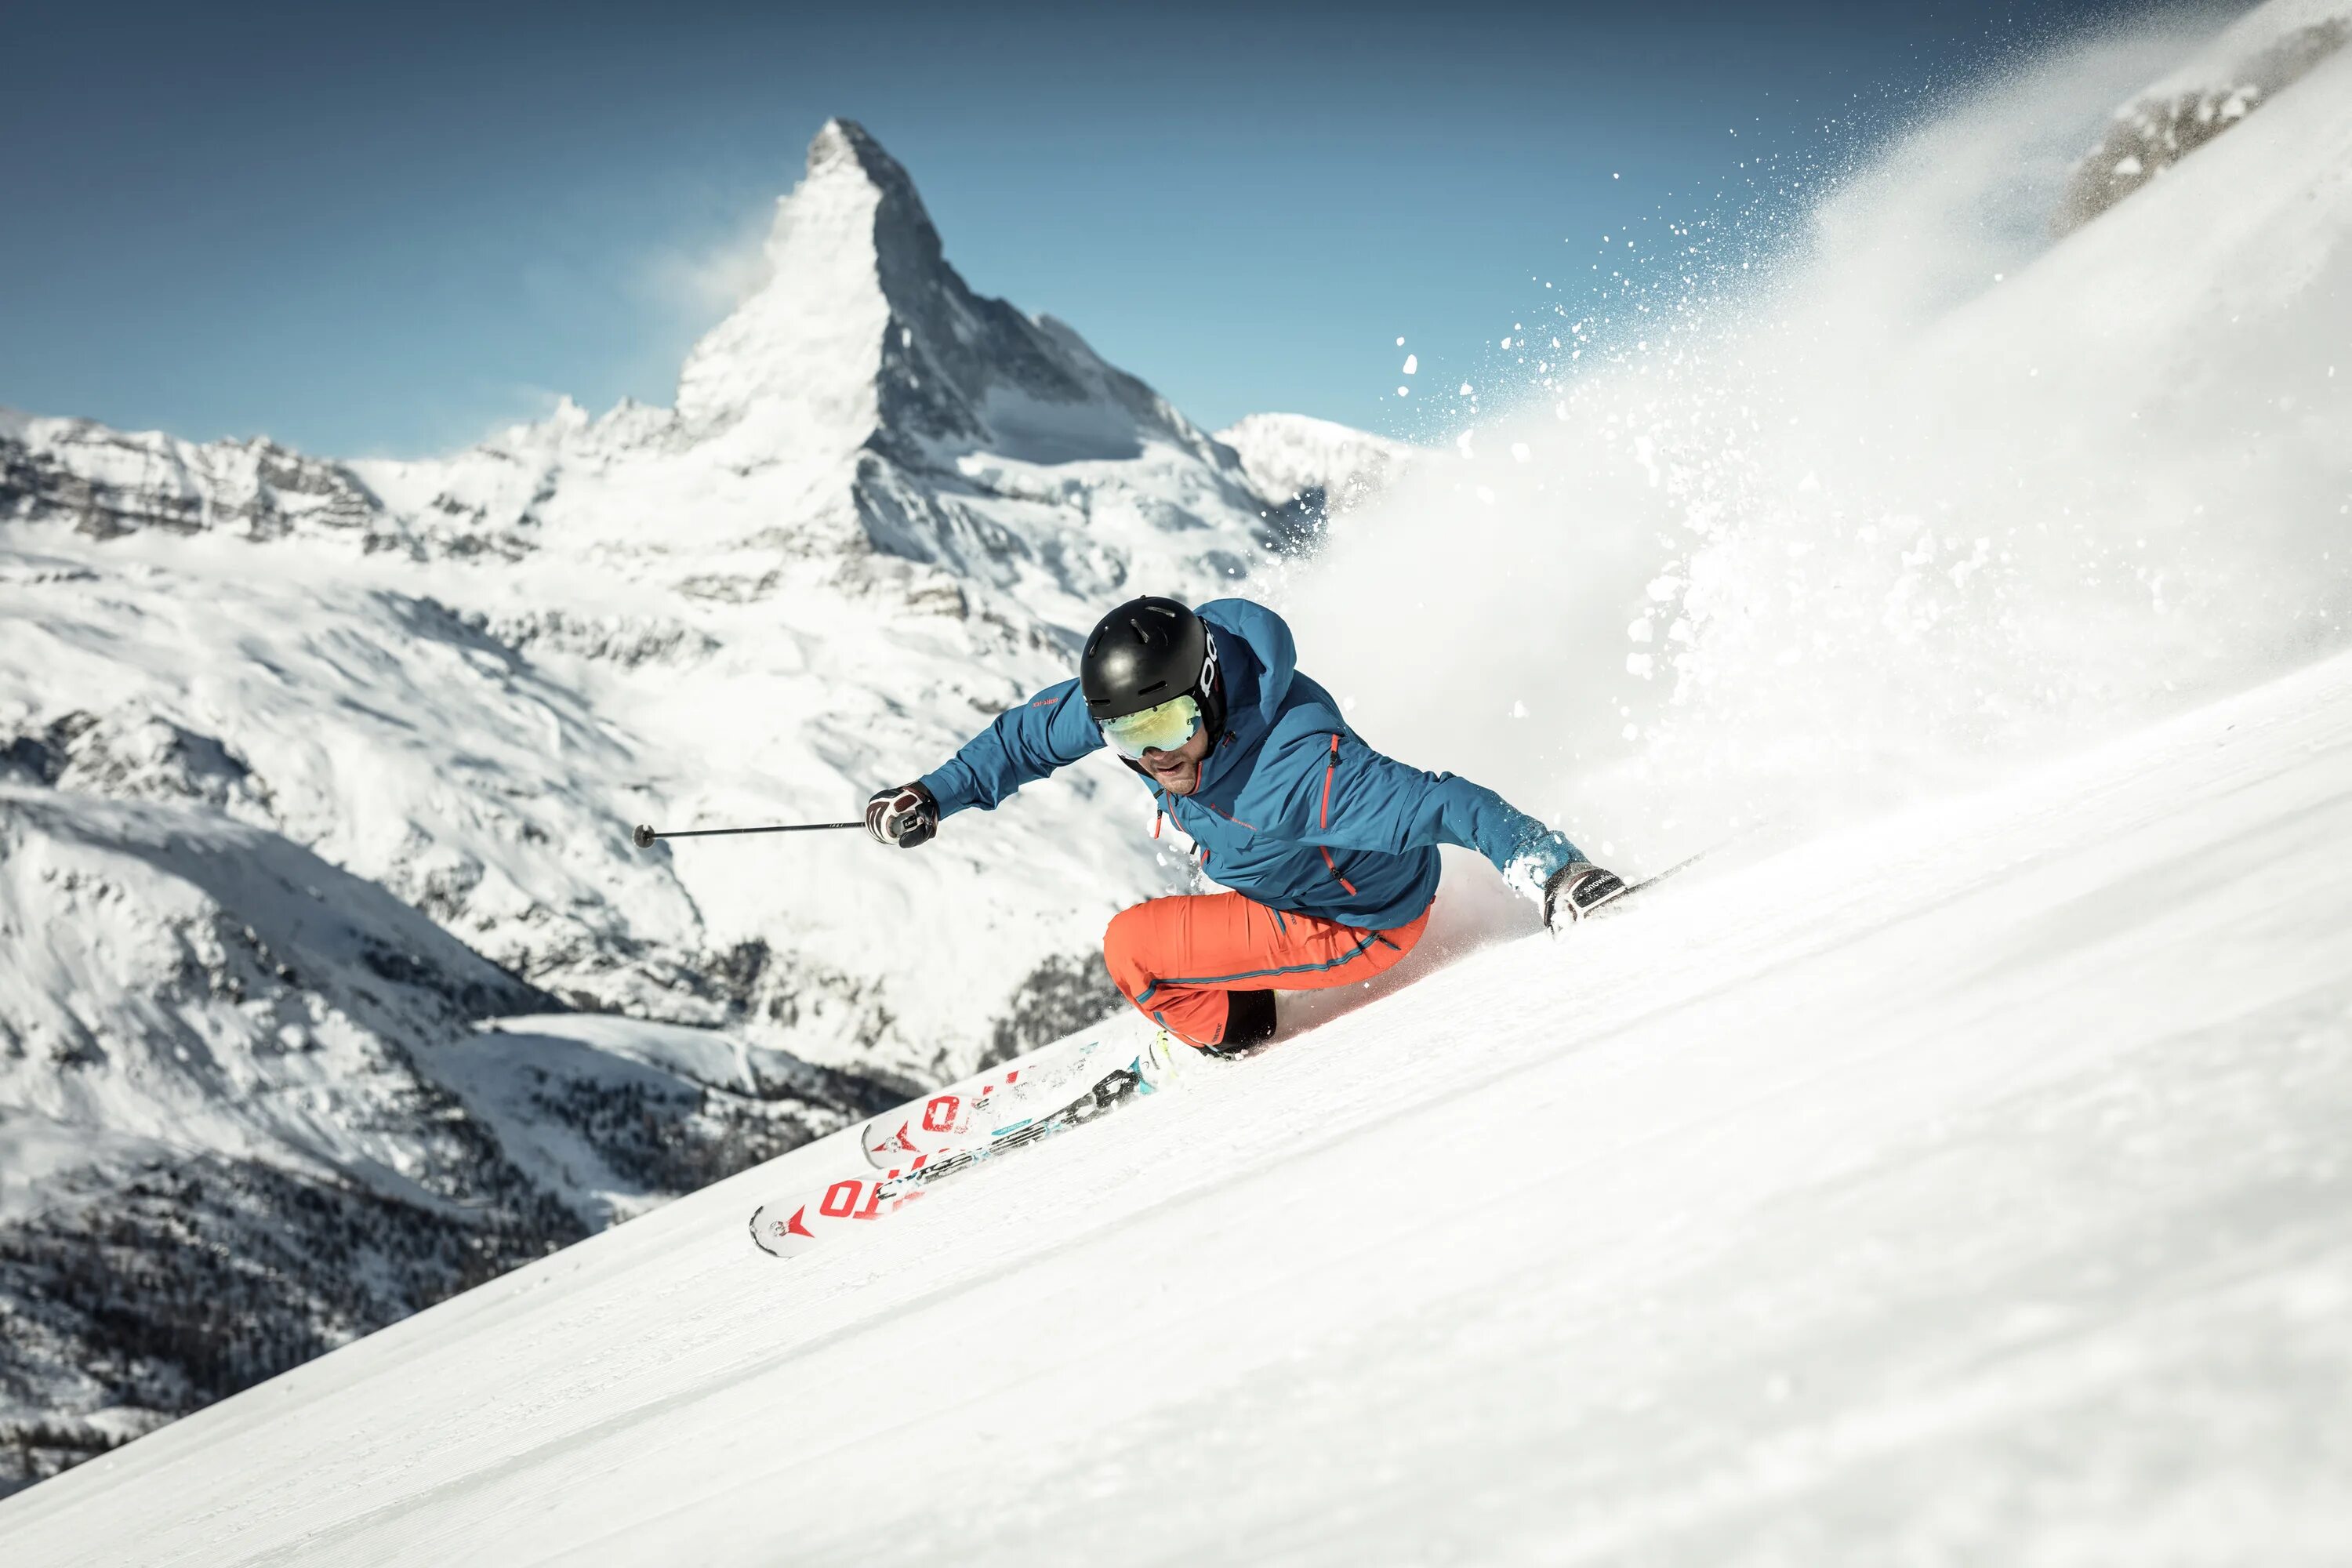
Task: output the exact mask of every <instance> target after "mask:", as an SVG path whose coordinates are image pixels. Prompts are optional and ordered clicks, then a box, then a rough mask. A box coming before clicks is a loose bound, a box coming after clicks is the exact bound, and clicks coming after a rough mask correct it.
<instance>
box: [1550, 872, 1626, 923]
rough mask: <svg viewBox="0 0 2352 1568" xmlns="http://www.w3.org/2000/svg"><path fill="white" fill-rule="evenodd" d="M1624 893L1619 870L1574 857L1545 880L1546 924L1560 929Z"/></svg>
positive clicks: (1623, 884)
mask: <svg viewBox="0 0 2352 1568" xmlns="http://www.w3.org/2000/svg"><path fill="white" fill-rule="evenodd" d="M1624 893H1625V883H1624V881H1623V879H1621V878H1620V877H1619V876H1618V875H1617V873H1616V872H1614V871H1604V870H1602V869H1601V868H1600V867H1598V866H1595V865H1592V864H1591V863H1590V862H1589V861H1584V860H1571V861H1570V862H1569V863H1568V864H1567V865H1565V866H1562V867H1561V868H1559V870H1557V871H1554V872H1553V873H1552V874H1551V878H1550V879H1549V880H1548V881H1547V882H1545V883H1544V900H1543V904H1544V924H1546V925H1548V926H1549V927H1551V929H1552V930H1554V931H1558V930H1559V928H1560V927H1562V926H1564V925H1566V924H1568V923H1569V922H1570V921H1580V920H1582V919H1583V918H1584V917H1585V916H1587V915H1589V914H1591V912H1592V911H1593V910H1597V909H1599V908H1600V907H1601V905H1603V904H1605V903H1607V902H1609V901H1610V900H1612V899H1617V898H1622V897H1623V896H1624Z"/></svg>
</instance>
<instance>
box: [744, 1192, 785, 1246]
mask: <svg viewBox="0 0 2352 1568" xmlns="http://www.w3.org/2000/svg"><path fill="white" fill-rule="evenodd" d="M767 1212H768V1205H765V1204H761V1205H760V1206H759V1207H758V1208H755V1209H753V1210H752V1211H751V1245H752V1246H754V1247H758V1248H759V1249H760V1250H761V1251H762V1252H764V1253H766V1254H767V1255H768V1256H769V1257H771V1258H782V1256H783V1254H782V1253H781V1252H778V1251H777V1250H776V1249H775V1248H774V1247H770V1246H769V1245H768V1244H767V1242H766V1241H765V1240H763V1239H761V1236H760V1216H761V1215H763V1214H766V1213H767Z"/></svg>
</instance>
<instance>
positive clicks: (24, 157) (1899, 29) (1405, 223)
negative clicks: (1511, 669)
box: [0, 0, 2127, 456]
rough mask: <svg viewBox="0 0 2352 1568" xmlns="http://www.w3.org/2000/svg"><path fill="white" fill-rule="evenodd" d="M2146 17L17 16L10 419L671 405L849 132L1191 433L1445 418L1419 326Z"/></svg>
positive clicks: (319, 432)
mask: <svg viewBox="0 0 2352 1568" xmlns="http://www.w3.org/2000/svg"><path fill="white" fill-rule="evenodd" d="M2118 9H2127V8H2124V7H2117V6H2115V5H2105V4H2089V3H2081V0H2076V3H2070V0H2048V3H2044V4H2030V3H2027V0H2018V3H2017V4H1994V3H1977V0H1969V3H1932V4H1923V5H1883V4H1810V5H1698V4H1680V3H1675V0H1656V3H1654V4H1649V5H1623V4H1618V5H1608V6H1592V7H1586V6H1580V5H1551V6H1528V5H1488V4H1482V3H1480V0H1461V3H1458V4H1451V5H1381V4H1370V5H1359V6H1354V7H1349V8H1346V9H1341V8H1337V7H1331V6H1285V5H1278V4H1267V5H1191V6H1184V7H1144V6H1107V5H1050V4H1025V5H1021V4H1007V5H997V6H980V5H953V6H934V5H922V4H901V5H887V6H885V5H843V4H833V5H765V6H720V5H695V4H671V5H659V6H656V5H643V4H638V5H625V6H621V5H614V6H607V5H593V4H575V5H563V6H550V7H533V6H522V5H508V6H491V5H457V6H451V5H437V4H405V5H399V6H396V7H395V6H387V5H374V4H372V3H369V0H357V3H352V4H345V5H333V6H315V7H313V6H304V7H294V6H268V5H223V6H219V7H215V8H198V7H194V6H186V7H180V8H169V9H167V8H151V7H146V6H140V5H133V6H127V7H126V6H105V5H97V4H92V5H78V6H65V5H51V6H47V7H43V8H40V9H34V8H31V7H28V6H19V7H16V8H14V10H13V11H12V16H11V20H10V28H9V30H10V33H11V35H12V37H11V48H10V52H11V54H12V55H13V56H14V57H15V58H16V60H17V61H18V66H19V68H17V69H16V70H15V71H13V72H12V73H11V77H12V79H11V82H10V85H9V90H8V91H7V93H6V94H5V95H0V139H5V141H0V144H5V146H6V147H7V148H8V150H9V153H8V170H9V173H8V179H7V185H6V196H5V215H6V216H5V222H0V300H5V307H0V311H5V324H4V325H0V404H5V405H10V406H14V407H17V408H22V409H26V410H29V411H33V412H37V413H45V414H75V415H83V416H90V417H94V418H98V419H102V420H105V421H107V422H108V423H110V424H115V425H121V426H131V427H134V428H145V427H162V428H164V429H168V430H172V431H173V432H175V433H178V434H182V435H186V436H191V437H207V438H208V437H216V436H226V435H236V436H248V435H256V434H267V435H269V436H272V437H277V438H278V439H279V440H282V441H285V442H288V443H289V444H291V445H294V446H297V447H302V448H304V449H307V450H311V451H316V452H320V453H329V454H336V455H343V456H360V455H376V454H391V455H410V454H416V453H425V452H432V451H438V450H444V449H447V448H450V447H456V446H459V445H462V444H464V443H466V442H467V441H470V440H472V439H474V438H476V437H478V436H480V435H482V434H483V433H485V432H486V431H488V430H489V429H490V428H492V427H494V426H497V425H499V424H502V423H505V422H507V421H509V420H513V419H518V418H525V417H532V416H537V415H539V414H541V413H543V412H544V411H545V409H546V407H547V406H548V405H549V403H550V402H551V399H552V398H553V396H554V395H556V394H559V393H568V394H570V395H572V396H573V397H575V398H577V399H578V400H579V401H580V402H582V403H583V404H585V405H588V406H589V407H591V408H592V409H602V408H604V407H605V406H607V405H610V404H612V403H613V402H614V401H615V400H616V399H618V398H620V397H621V396H623V395H630V396H635V397H637V398H640V399H643V400H646V401H649V402H656V403H667V402H668V401H669V399H670V395H671V391H672V386H673V383H674V379H675V376H676V373H677V365H678V363H679V362H680V360H681V359H682V358H683V356H684V354H685V352H686V350H687V348H688V345H689V344H690V343H691V342H693V340H694V339H695V338H696V337H697V336H698V334H699V333H700V332H701V331H704V330H705V329H707V328H708V327H709V325H710V324H711V323H712V322H713V321H716V320H717V319H718V317H719V315H721V314H723V313H724V308H725V294H726V287H727V284H728V281H729V279H730V278H731V277H732V276H733V273H732V272H731V271H730V266H729V263H730V258H740V257H742V256H743V255H744V254H745V252H746V250H747V247H749V245H750V244H751V240H752V239H753V237H755V236H756V235H757V234H758V233H759V232H761V231H762V230H763V229H764V227H765V225H766V221H767V216H768V214H769V212H770V211H771V209H772V202H773V199H774V197H775V196H776V195H779V194H781V193H782V191H783V190H785V189H787V188H788V187H789V186H790V185H791V184H792V182H793V179H795V178H796V177H797V175H798V173H799V169H800V164H801V159H802V156H803V151H804V149H805V147H806V144H807V142H808V139H809V138H810V136H811V135H813V134H814V132H815V131H816V129H817V127H818V126H819V125H820V124H822V123H823V121H824V119H825V118H826V117H827V116H828V115H835V114H840V115H845V116H849V117H851V118H855V119H857V120H860V121H863V122H864V123H865V124H866V127H867V128H868V129H869V130H870V131H872V132H874V134H875V135H876V136H877V138H879V139H880V141H881V142H883V144H884V145H885V146H887V147H888V148H889V149H890V150H891V151H892V152H893V153H896V154H897V155H898V158H899V160H900V161H901V162H903V163H906V165H907V166H908V169H909V170H910V171H911V172H912V174H914V177H915V180H916V183H917V184H918V186H919V188H920V189H921V191H922V193H923V196H924V199H925V201H926V203H927V204H928V205H929V207H930V210H931V214H932V216H933V217H934V219H935V220H936V221H937V222H938V224H939V226H940V232H941V234H942V235H943V236H944V237H945V239H946V242H947V247H948V256H949V259H950V261H952V262H953V263H954V264H955V265H956V266H957V267H958V268H960V269H961V271H962V272H963V274H964V276H965V277H966V278H967V279H969V280H970V281H971V284H972V285H973V287H975V288H976V289H980V290H981V291H982V292H984V293H990V294H1001V295H1003V296H1006V297H1008V298H1010V299H1011V300H1013V301H1014V302H1015V303H1017V304H1019V305H1020V306H1022V307H1023V308H1024V309H1026V310H1046V311H1051V312H1052V313H1053V314H1055V315H1057V316H1060V317H1062V318H1063V319H1064V320H1066V321H1069V322H1071V323H1072V324H1073V325H1075V326H1076V327H1077V328H1078V329H1079V331H1082V332H1084V333H1085V334H1086V335H1087V337H1088V339H1089V340H1090V341H1092V342H1094V344H1095V345H1096V347H1097V349H1099V350H1100V351H1102V352H1103V353H1105V354H1106V355H1107V356H1108V357H1109V358H1110V359H1112V360H1113V361H1115V362H1117V363H1120V364H1121V365H1123V366H1125V367H1126V368H1128V369H1129V370H1131V371H1133V372H1135V373H1136V374H1139V375H1141V376H1143V377H1144V378H1145V379H1146V380H1148V381H1150V382H1151V383H1152V384H1154V385H1156V386H1158V387H1159V388H1160V390H1161V391H1162V392H1164V393H1165V394H1167V395H1169V396H1170V397H1171V399H1172V400H1173V401H1174V402H1175V403H1176V404H1177V405H1179V406H1180V407H1181V408H1183V409H1184V410H1185V411H1186V412H1187V413H1189V414H1191V415H1192V416H1193V417H1194V418H1196V419H1198V420H1200V421H1202V422H1203V423H1204V424H1207V425H1210V426H1218V425H1222V424H1223V423H1225V422H1227V421H1229V420H1231V419H1233V418H1234V417H1236V416H1239V415H1241V414H1244V413H1246V412H1249V411H1252V410H1255V409H1267V408H1278V409H1286V410H1295V411H1298V412H1303V413H1309V414H1316V415H1320V416H1324V417H1327V418H1332V419H1339V420H1343V421H1346V422H1348V423H1350V424H1356V425H1360V426H1367V427H1370V428H1375V429H1383V430H1388V431H1391V432H1392V433H1397V434H1405V435H1411V434H1413V433H1415V426H1414V425H1413V422H1412V416H1411V413H1410V410H1409V406H1408V405H1401V404H1400V403H1399V402H1398V401H1397V400H1396V399H1395V398H1394V397H1393V390H1394V388H1395V386H1396V384H1397V382H1398V377H1397V375H1396V374H1395V372H1396V367H1397V363H1398V361H1399V359H1400V357H1401V356H1400V353H1399V351H1398V350H1397V349H1396V348H1395V340H1396V339H1397V338H1399V337H1404V338H1406V339H1407V340H1408V342H1409V345H1410V346H1411V347H1412V349H1413V350H1414V351H1415V352H1417V353H1419V354H1420V355H1421V358H1422V364H1423V384H1430V378H1431V377H1432V376H1433V375H1446V374H1452V373H1453V372H1454V370H1455V369H1457V368H1462V367H1467V366H1471V365H1475V363H1476V358H1477V354H1478V352H1479V349H1480V347H1481V346H1482V345H1483V344H1486V343H1488V342H1493V341H1494V339H1495V338H1496V336H1497V335H1499V334H1501V333H1503V332H1505V331H1508V329H1509V328H1510V326H1511V323H1512V321H1513V320H1514V319H1516V318H1517V317H1518V316H1523V315H1524V314H1525V312H1526V311H1527V310H1528V309H1529V308H1531V306H1532V305H1533V304H1535V303H1538V302H1540V300H1542V299H1545V298H1551V299H1559V298H1564V297H1567V291H1569V290H1571V289H1575V288H1578V287H1580V286H1581V284H1580V282H1579V280H1578V279H1579V275H1582V277H1584V278H1587V279H1589V278H1590V273H1589V271H1588V270H1587V268H1588V267H1589V264H1590V262H1591V258H1592V254H1593V246H1594V242H1595V241H1597V239H1598V237H1599V235H1600V234H1601V232H1602V231H1604V230H1607V229H1609V228H1610V227H1611V226H1612V225H1613V226H1622V225H1623V224H1624V223H1626V222H1627V221H1629V220H1631V219H1633V218H1636V217H1638V216H1641V215H1643V214H1648V213H1654V212H1655V211H1657V210H1659V209H1660V208H1662V207H1663V208H1664V209H1665V210H1667V211H1669V212H1673V213H1675V214H1690V213H1694V212H1703V211H1705V210H1706V209H1707V208H1708V207H1710V206H1711V205H1717V204H1718V198H1717V193H1718V192H1723V193H1727V195H1726V196H1725V197H1723V198H1721V199H1723V200H1731V199H1737V198H1738V196H1739V195H1740V193H1741V189H1742V187H1741V182H1742V181H1744V180H1745V179H1747V178H1748V174H1749V173H1751V172H1752V161H1753V160H1754V159H1755V158H1757V157H1759V156H1770V155H1777V156H1779V157H1780V158H1782V159H1783V160H1787V161H1789V162H1790V163H1798V162H1803V161H1806V160H1808V159H1811V158H1816V157H1819V156H1821V155H1822V152H1823V150H1824V149H1826V148H1832V147H1834V146H1836V145H1838V144H1841V143H1842V142H1844V141H1846V140H1847V139H1849V138H1851V137H1852V136H1853V135H1855V134H1857V129H1856V128H1857V127H1859V133H1864V134H1866V133H1867V132H1869V131H1870V130H1872V129H1873V128H1882V127H1884V126H1885V124H1886V123H1888V122H1889V121H1891V120H1893V119H1895V118H1896V117H1899V116H1900V115H1902V114H1903V113H1905V112H1906V111H1908V110H1910V109H1911V108H1914V107H1916V105H1917V104H1918V103H1919V102H1920V101H1921V95H1922V94H1923V93H1927V92H1932V91H1933V90H1936V89H1938V88H1941V87H1947V86H1950V85H1953V84H1956V83H1958V82H1960V81H1964V80H1965V79H1968V77H1969V75H1971V74H1972V73H1975V72H1979V71H1981V70H1983V69H1986V68H1989V67H1990V65H1992V64H1993V63H1995V62H1997V61H1998V59H1999V58H2000V57H2001V55H2002V54H2003V53H2004V52H2005V51H2008V50H2011V49H2013V48H2015V47H2020V46H2021V45H2027V44H2030V43H2032V41H2034V40H2036V39H2038V38H2042V37H2047V36H2048V35H2049V34H2050V33H2052V32H2053V31H2059V30H2064V29H2066V28H2069V27H2072V26H2076V25H2079V24H2081V23H2082V22H2084V20H2086V19H2089V18H2094V17H2096V16H2102V15H2111V14H2114V13H2115V12H2116V11H2117V10H2118ZM28 66H29V68H27V67H28ZM1832 121H1835V122H1837V123H1835V124H1832V123H1831V122H1832ZM1735 132H1736V133H1737V134H1735ZM1743 160H1748V161H1750V163H1751V170H1749V171H1743V170H1742V169H1741V168H1740V164H1741V163H1742V161H1743ZM1545 279H1550V280H1554V281H1556V282H1557V283H1558V284H1559V289H1556V290H1555V292H1554V293H1553V294H1552V295H1550V296H1544V295H1543V294H1542V291H1541V281H1542V280H1545Z"/></svg>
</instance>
